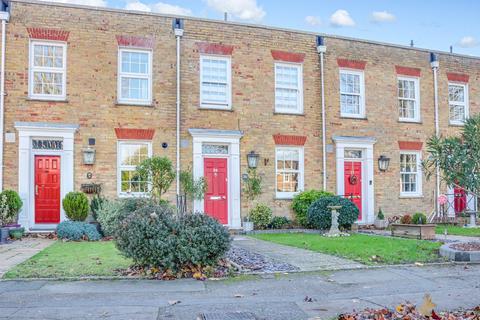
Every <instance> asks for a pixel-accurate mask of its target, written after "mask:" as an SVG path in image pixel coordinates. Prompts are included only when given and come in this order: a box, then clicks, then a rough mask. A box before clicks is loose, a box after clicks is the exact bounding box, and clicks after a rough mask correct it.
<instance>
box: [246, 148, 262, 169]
mask: <svg viewBox="0 0 480 320" xmlns="http://www.w3.org/2000/svg"><path fill="white" fill-rule="evenodd" d="M259 158H260V155H259V154H258V153H255V151H250V153H249V154H247V161H248V167H249V168H250V169H256V168H257V166H258V159H259Z"/></svg>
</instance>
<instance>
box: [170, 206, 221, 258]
mask: <svg viewBox="0 0 480 320" xmlns="http://www.w3.org/2000/svg"><path fill="white" fill-rule="evenodd" d="M179 226H180V229H179V230H180V232H179V233H178V238H177V241H178V242H177V257H178V264H179V265H180V266H186V265H195V266H200V267H202V266H213V265H215V264H216V263H217V262H218V260H219V259H220V258H221V257H223V256H224V254H225V253H226V252H227V251H228V249H229V248H230V234H229V233H228V230H227V229H226V228H225V227H224V226H222V225H221V224H220V223H218V221H217V220H215V219H214V218H212V217H209V216H208V215H206V214H200V213H196V214H187V215H183V216H182V217H180V218H179Z"/></svg>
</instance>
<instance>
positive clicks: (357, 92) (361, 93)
mask: <svg viewBox="0 0 480 320" xmlns="http://www.w3.org/2000/svg"><path fill="white" fill-rule="evenodd" d="M340 115H341V116H342V117H354V118H364V117H365V82H364V76H363V72H362V71H352V70H340Z"/></svg>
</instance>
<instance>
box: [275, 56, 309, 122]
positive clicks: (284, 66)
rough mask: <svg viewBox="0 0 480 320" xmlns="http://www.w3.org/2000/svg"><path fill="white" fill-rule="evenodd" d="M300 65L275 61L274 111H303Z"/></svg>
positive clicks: (297, 112)
mask: <svg viewBox="0 0 480 320" xmlns="http://www.w3.org/2000/svg"><path fill="white" fill-rule="evenodd" d="M302 73H303V71H302V65H300V64H293V63H275V112H280V113H296V114H299V113H303V88H302V87H303V80H302V77H303V76H302Z"/></svg>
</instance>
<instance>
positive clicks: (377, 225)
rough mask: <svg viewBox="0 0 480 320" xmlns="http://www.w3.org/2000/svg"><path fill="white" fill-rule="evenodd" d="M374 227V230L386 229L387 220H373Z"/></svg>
mask: <svg viewBox="0 0 480 320" xmlns="http://www.w3.org/2000/svg"><path fill="white" fill-rule="evenodd" d="M374 225H375V228H377V229H385V228H386V227H388V220H385V219H382V220H379V219H375V222H374Z"/></svg>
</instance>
